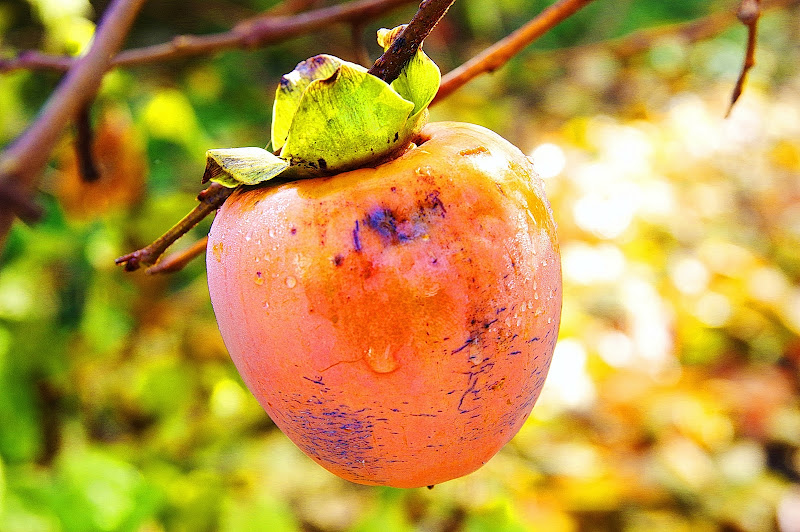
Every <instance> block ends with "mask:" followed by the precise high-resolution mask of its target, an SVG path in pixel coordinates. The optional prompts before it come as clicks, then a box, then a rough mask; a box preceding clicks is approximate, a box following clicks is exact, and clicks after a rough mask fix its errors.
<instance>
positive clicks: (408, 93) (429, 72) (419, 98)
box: [378, 24, 442, 121]
mask: <svg viewBox="0 0 800 532" xmlns="http://www.w3.org/2000/svg"><path fill="white" fill-rule="evenodd" d="M405 27H406V25H405V24H403V25H402V26H397V27H396V28H393V29H391V30H387V29H386V28H381V29H379V30H378V44H379V45H380V46H382V47H383V49H384V51H386V50H388V49H389V47H390V46H391V45H392V43H393V42H394V40H395V39H396V38H397V36H398V35H400V33H401V32H402V31H403V30H404V29H405ZM441 81H442V73H441V72H440V71H439V67H438V66H436V63H434V62H433V61H432V60H431V58H430V57H428V56H427V55H426V54H425V52H423V51H422V47H420V48H419V49H418V50H417V53H416V54H414V57H412V58H411V60H410V61H409V62H408V64H406V66H405V68H403V71H402V72H401V73H400V75H399V76H398V77H397V79H396V80H394V81H393V82H392V88H393V89H394V90H395V91H397V93H398V94H399V95H400V96H402V97H403V98H405V99H406V100H409V101H411V102H414V112H413V114H412V115H411V120H412V121H413V120H416V119H417V117H418V116H419V114H420V113H421V112H422V111H423V110H425V109H426V108H427V107H428V105H430V103H431V101H433V98H434V96H436V93H437V92H438V91H439V84H440V83H441Z"/></svg>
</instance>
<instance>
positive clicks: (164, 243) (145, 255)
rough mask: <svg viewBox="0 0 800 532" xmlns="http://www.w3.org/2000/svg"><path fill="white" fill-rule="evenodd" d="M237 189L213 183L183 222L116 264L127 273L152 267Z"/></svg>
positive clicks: (200, 196) (119, 259)
mask: <svg viewBox="0 0 800 532" xmlns="http://www.w3.org/2000/svg"><path fill="white" fill-rule="evenodd" d="M234 190H235V189H232V188H226V187H223V186H222V185H218V184H217V183H212V184H211V186H209V187H208V188H207V189H205V190H204V191H202V192H201V193H200V194H199V195H198V196H197V201H199V202H200V204H199V205H197V206H196V207H195V208H194V209H192V211H191V212H190V213H189V214H187V215H186V216H184V217H183V218H182V219H181V221H179V222H178V223H176V224H175V225H173V226H172V228H171V229H170V230H169V231H167V232H166V233H164V234H163V235H161V236H160V237H158V238H157V239H156V240H155V241H154V242H153V243H151V244H149V245H147V246H145V247H143V248H142V249H137V250H136V251H134V252H132V253H128V254H127V255H123V256H122V257H120V258H118V259H117V260H115V261H114V262H115V263H116V264H124V265H125V271H129V272H132V271H134V270H138V269H139V268H141V267H142V266H152V265H153V264H155V263H156V262H158V259H159V258H160V257H161V255H163V254H164V251H166V250H167V248H168V247H169V246H171V245H172V244H173V243H174V242H175V241H176V240H178V239H179V238H180V237H182V236H183V235H185V234H186V233H187V232H188V231H189V230H190V229H191V228H192V227H194V226H195V225H197V224H198V223H200V222H201V221H203V219H204V218H205V217H206V216H208V215H209V214H211V213H212V212H214V211H216V210H217V209H219V208H220V207H221V206H222V204H223V203H225V200H226V199H228V196H230V195H231V194H233V191H234Z"/></svg>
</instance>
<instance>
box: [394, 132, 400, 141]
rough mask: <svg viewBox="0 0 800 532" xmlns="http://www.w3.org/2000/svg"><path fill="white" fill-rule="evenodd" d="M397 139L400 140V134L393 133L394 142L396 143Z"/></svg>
mask: <svg viewBox="0 0 800 532" xmlns="http://www.w3.org/2000/svg"><path fill="white" fill-rule="evenodd" d="M399 138H400V133H395V134H394V141H395V142H397V139H399Z"/></svg>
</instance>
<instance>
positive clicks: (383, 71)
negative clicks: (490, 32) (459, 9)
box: [369, 0, 455, 83]
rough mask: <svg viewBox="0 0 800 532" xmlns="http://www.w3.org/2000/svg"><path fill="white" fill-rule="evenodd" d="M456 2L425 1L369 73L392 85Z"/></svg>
mask: <svg viewBox="0 0 800 532" xmlns="http://www.w3.org/2000/svg"><path fill="white" fill-rule="evenodd" d="M453 3H455V0H424V1H423V2H422V3H421V4H420V6H419V11H417V14H416V15H414V18H413V19H411V22H409V23H408V25H407V26H406V27H405V29H403V31H401V32H400V35H398V36H397V38H396V39H395V40H394V42H392V44H391V46H389V48H387V50H386V51H385V52H384V53H383V55H381V56H380V57H379V58H378V60H377V61H375V64H374V65H372V68H370V69H369V73H370V74H372V75H373V76H376V77H378V78H381V79H382V80H384V81H385V82H386V83H391V82H392V81H394V80H395V79H397V76H399V75H400V71H401V70H403V67H404V66H406V63H408V62H409V61H410V60H411V58H412V57H414V54H416V53H417V50H419V47H420V46H421V45H422V41H423V40H425V37H427V36H428V35H429V34H430V32H431V31H432V30H433V28H434V26H436V24H438V22H439V21H440V20H441V19H442V17H443V16H444V14H445V13H447V10H448V9H450V6H451V5H453Z"/></svg>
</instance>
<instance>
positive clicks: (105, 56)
mask: <svg viewBox="0 0 800 532" xmlns="http://www.w3.org/2000/svg"><path fill="white" fill-rule="evenodd" d="M143 4H144V0H114V1H113V2H112V3H111V4H110V5H109V7H108V10H107V11H106V13H105V15H104V16H103V19H102V20H101V22H100V25H99V27H98V29H97V33H96V34H95V36H94V41H93V42H92V45H91V47H90V48H89V50H88V51H87V52H86V55H84V56H83V57H81V58H80V59H78V60H77V62H76V63H75V65H74V68H72V69H71V70H70V71H69V73H68V74H67V76H66V77H65V78H64V79H63V81H62V82H61V83H60V84H59V86H58V87H57V88H56V90H55V91H54V92H53V94H52V95H51V96H50V99H49V100H48V101H47V104H46V105H45V107H44V108H43V109H42V111H41V112H40V113H39V116H38V117H37V119H36V121H34V123H33V124H32V125H31V126H30V127H28V129H27V130H25V132H24V133H23V134H22V135H21V136H20V137H19V138H18V139H17V140H16V141H15V142H14V143H13V144H12V145H11V146H10V147H9V148H8V149H7V150H6V151H5V153H3V154H2V156H0V190H3V189H7V188H9V187H10V189H11V190H16V191H17V193H20V194H21V193H23V192H27V193H28V194H29V193H30V190H31V189H33V188H34V186H35V184H36V181H37V179H38V177H39V174H41V172H42V170H43V169H44V167H45V165H46V164H47V160H48V159H49V157H50V152H51V151H52V149H53V147H54V146H55V145H56V142H57V141H58V139H59V137H60V136H61V133H62V132H63V131H64V128H66V126H67V124H68V123H69V122H70V120H72V119H73V118H74V117H75V114H76V113H77V112H78V110H79V109H80V108H81V106H84V105H86V103H87V102H89V101H90V100H91V99H92V98H93V97H94V95H95V93H96V92H97V88H98V87H99V86H100V81H101V80H102V79H103V74H105V72H106V70H107V69H108V65H109V63H110V62H111V58H112V57H113V56H114V54H116V53H117V50H119V48H120V47H121V46H122V43H123V42H124V41H125V38H126V36H127V35H128V31H129V29H130V27H131V24H133V21H134V19H135V18H136V14H137V13H138V12H139V9H140V8H141V7H142V5H143ZM0 196H2V194H0ZM10 207H11V208H5V209H2V210H0V248H2V245H3V242H4V241H5V237H6V235H7V234H8V230H9V229H10V227H11V223H12V222H13V220H14V214H15V212H16V211H17V209H15V208H14V205H13V204H11V205H10Z"/></svg>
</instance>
